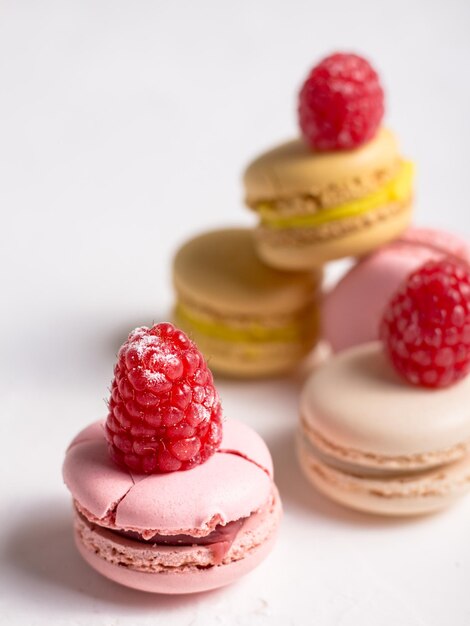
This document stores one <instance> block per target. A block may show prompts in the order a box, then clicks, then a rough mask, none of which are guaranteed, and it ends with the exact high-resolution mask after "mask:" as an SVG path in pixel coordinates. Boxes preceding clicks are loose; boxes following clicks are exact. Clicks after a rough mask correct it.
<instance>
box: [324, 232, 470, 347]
mask: <svg viewBox="0 0 470 626" xmlns="http://www.w3.org/2000/svg"><path fill="white" fill-rule="evenodd" d="M445 256H452V257H454V258H457V259H460V260H462V261H465V262H467V263H469V262H470V248H469V246H468V244H467V242H466V241H464V240H463V239H461V238H460V237H458V236H456V235H452V234H450V233H447V232H445V231H442V230H435V229H431V228H409V229H408V230H407V231H406V232H405V233H404V234H403V235H401V236H400V238H399V239H398V240H396V241H394V242H391V243H389V244H388V245H385V246H384V247H382V248H380V249H379V250H376V251H375V252H373V253H372V254H370V255H369V256H367V257H366V258H364V259H362V260H361V261H359V262H358V263H357V264H356V265H354V266H353V267H352V268H351V270H349V271H348V272H347V273H346V274H345V275H344V276H343V278H342V279H341V280H340V281H339V282H338V283H337V284H336V285H335V286H334V287H333V288H332V289H331V290H330V291H329V292H328V293H327V294H326V295H325V297H324V299H323V303H322V313H321V327H322V332H323V335H324V338H325V339H326V341H327V342H328V344H329V345H330V347H331V348H332V349H333V351H336V352H338V351H340V350H345V349H347V348H350V347H352V346H355V345H359V344H361V343H366V342H368V341H373V340H375V339H378V333H379V323H380V319H381V317H382V314H383V312H384V309H385V306H386V304H387V302H388V301H389V300H390V298H391V297H392V295H393V294H394V293H395V291H396V290H397V289H398V287H399V286H400V284H401V283H402V282H403V280H405V278H406V277H407V276H408V274H410V273H411V272H413V271H414V270H415V269H417V268H418V267H419V266H420V265H423V264H424V263H426V262H427V261H432V260H439V259H441V258H443V257H445Z"/></svg>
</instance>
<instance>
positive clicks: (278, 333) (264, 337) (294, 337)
mask: <svg viewBox="0 0 470 626" xmlns="http://www.w3.org/2000/svg"><path fill="white" fill-rule="evenodd" d="M175 317H176V320H177V322H178V323H181V325H182V326H187V327H189V328H191V329H193V330H194V331H196V332H199V333H201V334H203V335H208V336H210V337H214V338H216V339H221V340H223V341H240V342H247V343H261V342H286V343H290V342H292V341H296V342H297V341H300V340H301V339H302V338H303V336H304V335H305V329H303V327H302V325H301V324H300V323H297V324H296V323H294V322H293V323H290V324H286V325H285V326H279V327H275V328H272V327H267V326H262V325H261V324H260V323H256V322H253V323H251V324H249V325H247V326H245V327H243V328H242V327H236V326H229V325H228V324H223V323H221V322H218V321H209V320H207V319H205V318H202V317H200V316H199V315H197V314H195V313H193V312H192V311H190V310H188V309H187V308H186V307H185V306H183V305H181V304H180V303H178V304H177V305H176V308H175ZM311 325H312V327H316V321H315V320H314V319H312V320H311Z"/></svg>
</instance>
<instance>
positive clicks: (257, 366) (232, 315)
mask: <svg viewBox="0 0 470 626" xmlns="http://www.w3.org/2000/svg"><path fill="white" fill-rule="evenodd" d="M320 282H321V272H319V271H313V272H312V271H310V272H282V271H279V270H275V269H273V268H270V267H268V266H266V265H264V264H263V263H262V262H261V261H260V259H259V257H258V256H257V254H256V252H255V246H254V239H253V231H251V230H249V229H243V228H226V229H222V230H215V231H211V232H207V233H204V234H202V235H199V236H197V237H195V238H193V239H191V240H190V241H188V242H186V243H185V244H184V245H183V246H182V247H181V248H180V249H179V250H178V252H177V253H176V256H175V258H174V263H173V284H174V288H175V291H176V305H175V310H174V320H175V323H176V324H177V325H178V326H179V327H180V328H182V329H183V330H185V331H186V332H187V333H188V334H190V336H191V337H192V339H193V340H194V341H195V342H196V344H197V345H198V346H199V348H200V349H201V350H202V351H203V353H204V354H205V356H206V357H207V359H208V361H209V363H210V366H211V368H212V369H213V370H215V371H216V372H219V373H222V374H225V375H229V376H237V377H248V378H252V377H262V376H271V375H275V374H280V373H284V372H287V371H289V370H292V369H293V368H294V367H295V366H296V365H297V364H298V363H299V362H300V361H301V360H302V358H303V357H304V356H306V355H307V353H309V352H310V351H311V349H312V348H313V346H314V345H315V343H316V341H317V337H318V317H319V314H318V292H319V286H320Z"/></svg>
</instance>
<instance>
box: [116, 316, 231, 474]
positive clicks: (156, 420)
mask: <svg viewBox="0 0 470 626" xmlns="http://www.w3.org/2000/svg"><path fill="white" fill-rule="evenodd" d="M106 438H107V440H108V443H109V450H110V453H111V456H112V458H113V459H114V460H115V461H116V463H118V464H119V465H121V466H122V467H127V468H129V469H130V470H132V471H135V472H143V473H145V474H151V473H157V472H174V471H177V470H187V469H190V468H191V467H194V466H195V465H199V464H200V463H204V461H206V460H207V459H208V458H209V457H210V456H212V455H213V454H214V452H215V451H216V450H217V448H218V447H219V445H220V441H221V439H222V408H221V405H220V401H219V396H218V393H217V390H216V389H215V387H214V383H213V379H212V374H211V371H210V370H209V368H208V367H207V364H206V361H205V359H204V357H203V356H202V354H201V353H200V352H199V350H198V349H197V347H196V346H195V344H194V343H193V342H192V341H190V339H188V337H187V336H186V335H185V333H183V331H181V330H178V329H176V328H175V327H174V326H173V325H172V324H168V323H164V324H155V325H154V326H153V327H152V328H146V327H142V328H136V329H135V330H134V331H133V332H132V333H131V334H130V335H129V337H128V339H127V341H126V342H125V343H124V344H123V346H122V347H121V349H120V350H119V355H118V361H117V364H116V367H115V369H114V380H113V383H112V387H111V398H110V401H109V413H108V419H107V421H106Z"/></svg>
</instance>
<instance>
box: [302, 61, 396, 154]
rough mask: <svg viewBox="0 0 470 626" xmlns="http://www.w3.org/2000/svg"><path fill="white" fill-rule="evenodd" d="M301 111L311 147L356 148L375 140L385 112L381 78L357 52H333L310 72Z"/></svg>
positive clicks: (303, 130)
mask: <svg viewBox="0 0 470 626" xmlns="http://www.w3.org/2000/svg"><path fill="white" fill-rule="evenodd" d="M298 113H299V124H300V129H301V131H302V135H303V136H304V138H305V140H306V141H307V143H308V144H309V145H310V146H311V147H312V148H314V149H316V150H350V149H352V148H356V147H357V146H360V145H361V144H363V143H365V142H366V141H369V140H370V139H372V137H373V136H374V135H375V133H376V132H377V129H378V127H379V125H380V122H381V120H382V117H383V114H384V93H383V90H382V87H381V85H380V82H379V77H378V75H377V73H376V71H375V70H374V69H373V68H372V67H371V65H370V64H369V63H368V61H366V60H365V59H363V58H362V57H360V56H358V55H356V54H343V53H337V54H332V55H331V56H329V57H327V58H326V59H323V61H321V63H319V64H318V65H316V66H315V67H314V68H313V69H312V70H311V72H310V74H309V75H308V77H307V80H306V81H305V83H304V84H303V87H302V89H301V90H300V94H299V106H298Z"/></svg>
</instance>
